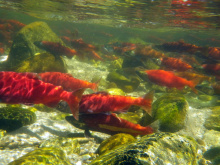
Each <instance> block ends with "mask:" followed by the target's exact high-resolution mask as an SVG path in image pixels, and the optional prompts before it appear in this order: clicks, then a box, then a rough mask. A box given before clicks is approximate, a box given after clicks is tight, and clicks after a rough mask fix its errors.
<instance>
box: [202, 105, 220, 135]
mask: <svg viewBox="0 0 220 165" xmlns="http://www.w3.org/2000/svg"><path fill="white" fill-rule="evenodd" d="M204 126H205V128H207V129H213V130H216V131H220V106H216V107H214V108H213V109H212V114H211V115H210V116H209V117H208V118H207V119H206V121H205V124H204Z"/></svg>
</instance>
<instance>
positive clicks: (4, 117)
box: [0, 107, 36, 131]
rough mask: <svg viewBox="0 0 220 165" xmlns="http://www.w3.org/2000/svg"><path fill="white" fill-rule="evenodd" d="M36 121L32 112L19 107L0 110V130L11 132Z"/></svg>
mask: <svg viewBox="0 0 220 165" xmlns="http://www.w3.org/2000/svg"><path fill="white" fill-rule="evenodd" d="M35 121H36V115H35V113H34V112H32V111H30V110H27V109H23V108H20V107H4V108H0V129H4V130H6V131H13V130H16V129H18V128H20V127H22V126H26V125H29V124H32V123H34V122H35Z"/></svg>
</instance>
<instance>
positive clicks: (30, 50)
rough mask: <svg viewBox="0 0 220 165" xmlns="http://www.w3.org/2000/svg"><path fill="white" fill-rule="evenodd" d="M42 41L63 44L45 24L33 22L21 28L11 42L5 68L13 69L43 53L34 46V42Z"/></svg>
mask: <svg viewBox="0 0 220 165" xmlns="http://www.w3.org/2000/svg"><path fill="white" fill-rule="evenodd" d="M43 40H45V41H52V42H59V43H61V44H63V42H62V40H61V39H60V38H59V37H58V36H57V35H56V34H55V33H54V32H53V31H52V30H51V29H50V27H49V26H48V25H47V24H46V23H45V22H33V23H31V24H29V25H26V26H25V27H23V28H22V29H21V30H20V31H19V32H18V33H17V35H16V37H15V39H14V41H13V44H12V47H11V50H10V53H9V56H8V60H7V66H8V67H9V68H11V69H14V68H16V66H18V65H19V64H20V63H21V62H22V61H24V60H27V59H28V58H30V57H33V56H34V55H35V54H36V53H39V52H40V53H42V52H45V51H44V50H42V49H39V48H38V47H36V46H35V45H34V42H35V41H43Z"/></svg>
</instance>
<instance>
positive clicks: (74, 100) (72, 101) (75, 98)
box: [66, 88, 85, 120]
mask: <svg viewBox="0 0 220 165" xmlns="http://www.w3.org/2000/svg"><path fill="white" fill-rule="evenodd" d="M84 91H85V88H80V89H78V90H75V91H73V92H69V93H70V94H69V97H68V99H67V101H66V102H67V103H68V105H69V107H70V110H71V112H72V114H73V117H74V118H75V119H76V120H78V119H79V102H80V100H81V97H82V94H83V92H84Z"/></svg>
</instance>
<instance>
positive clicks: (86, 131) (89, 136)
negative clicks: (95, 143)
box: [84, 129, 93, 138]
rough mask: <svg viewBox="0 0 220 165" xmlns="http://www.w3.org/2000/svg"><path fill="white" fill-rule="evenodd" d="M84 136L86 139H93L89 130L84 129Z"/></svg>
mask: <svg viewBox="0 0 220 165" xmlns="http://www.w3.org/2000/svg"><path fill="white" fill-rule="evenodd" d="M84 135H85V137H86V138H93V137H92V134H91V133H90V131H89V129H85V132H84Z"/></svg>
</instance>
